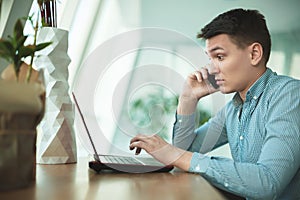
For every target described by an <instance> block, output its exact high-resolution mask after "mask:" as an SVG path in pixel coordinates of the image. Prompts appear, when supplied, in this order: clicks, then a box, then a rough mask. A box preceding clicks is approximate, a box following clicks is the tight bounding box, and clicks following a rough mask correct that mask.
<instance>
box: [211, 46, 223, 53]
mask: <svg viewBox="0 0 300 200" xmlns="http://www.w3.org/2000/svg"><path fill="white" fill-rule="evenodd" d="M217 50H224V48H222V47H220V46H216V47H214V48H212V49H210V50H209V53H212V52H214V51H217Z"/></svg>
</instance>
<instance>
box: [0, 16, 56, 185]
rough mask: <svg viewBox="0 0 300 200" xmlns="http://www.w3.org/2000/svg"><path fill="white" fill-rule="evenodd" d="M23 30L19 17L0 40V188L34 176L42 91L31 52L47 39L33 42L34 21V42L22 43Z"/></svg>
mask: <svg viewBox="0 0 300 200" xmlns="http://www.w3.org/2000/svg"><path fill="white" fill-rule="evenodd" d="M29 19H30V21H31V22H32V18H29ZM32 24H33V22H32ZM23 29H24V24H23V21H22V19H19V20H17V22H16V23H15V26H14V31H13V34H12V35H11V36H9V37H8V39H2V38H1V39H0V57H2V58H4V59H6V60H7V61H8V62H9V63H10V64H9V65H8V67H7V68H6V69H5V70H4V71H3V72H2V74H1V78H2V80H0V88H1V89H0V152H1V154H0V163H1V164H0V177H1V179H0V190H6V189H13V188H19V187H23V186H27V185H29V184H30V183H31V182H32V180H34V179H35V155H36V154H35V152H36V149H35V143H36V126H37V125H38V124H39V122H40V121H41V119H42V117H43V113H44V101H45V99H44V96H45V92H44V91H45V90H44V87H43V84H42V82H41V81H39V80H38V74H39V73H38V72H37V71H35V70H34V69H33V68H32V63H33V59H34V57H35V53H36V52H37V51H40V50H42V49H44V48H46V47H47V46H48V45H50V44H51V42H45V43H40V44H36V36H37V29H38V26H37V23H36V25H35V26H34V29H35V33H34V42H33V44H27V45H26V44H25V41H26V40H27V38H28V35H24V33H23ZM26 58H30V63H29V64H26V63H25V61H24V60H25V59H26Z"/></svg>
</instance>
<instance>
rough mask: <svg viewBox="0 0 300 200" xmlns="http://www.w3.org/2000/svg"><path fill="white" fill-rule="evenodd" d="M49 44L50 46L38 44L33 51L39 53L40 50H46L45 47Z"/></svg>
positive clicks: (46, 43)
mask: <svg viewBox="0 0 300 200" xmlns="http://www.w3.org/2000/svg"><path fill="white" fill-rule="evenodd" d="M50 44H52V42H45V43H40V44H38V45H36V47H35V51H40V50H42V49H44V48H46V47H47V46H49V45H50Z"/></svg>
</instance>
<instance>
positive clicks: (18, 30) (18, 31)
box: [14, 19, 24, 41]
mask: <svg viewBox="0 0 300 200" xmlns="http://www.w3.org/2000/svg"><path fill="white" fill-rule="evenodd" d="M23 29H24V26H23V23H22V21H21V19H18V20H17V22H16V24H15V27H14V36H15V40H16V41H17V40H19V38H20V37H22V36H24V35H23Z"/></svg>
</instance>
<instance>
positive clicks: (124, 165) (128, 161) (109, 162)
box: [72, 92, 173, 173]
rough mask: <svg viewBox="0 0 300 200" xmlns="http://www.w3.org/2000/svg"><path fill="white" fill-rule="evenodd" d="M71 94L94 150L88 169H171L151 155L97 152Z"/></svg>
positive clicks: (138, 170)
mask: <svg viewBox="0 0 300 200" xmlns="http://www.w3.org/2000/svg"><path fill="white" fill-rule="evenodd" d="M72 96H73V99H74V102H75V105H76V107H77V109H78V112H79V115H80V118H81V120H82V122H83V125H84V128H85V131H86V133H87V136H88V139H89V141H90V143H91V145H92V148H93V151H94V156H93V159H94V160H92V161H89V168H90V169H92V170H94V171H96V172H97V173H99V172H101V171H105V170H111V171H117V172H128V173H147V172H169V171H171V170H172V169H173V166H172V165H164V164H162V163H160V162H158V161H157V160H155V159H154V158H153V157H142V156H134V155H133V156H120V155H100V154H98V153H97V150H96V147H95V144H94V142H93V138H92V137H91V134H90V131H89V129H88V127H87V124H86V121H85V119H84V116H83V114H82V111H81V109H80V107H79V103H78V101H77V99H76V97H75V94H74V92H72Z"/></svg>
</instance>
